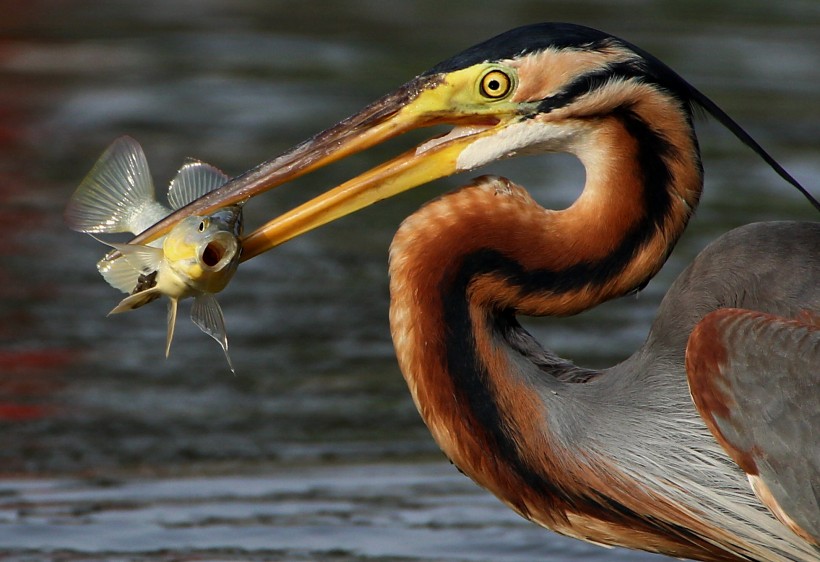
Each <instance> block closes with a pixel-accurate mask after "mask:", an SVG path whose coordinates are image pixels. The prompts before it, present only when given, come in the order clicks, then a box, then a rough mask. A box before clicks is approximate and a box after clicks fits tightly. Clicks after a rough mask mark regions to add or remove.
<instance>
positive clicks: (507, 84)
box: [478, 68, 513, 100]
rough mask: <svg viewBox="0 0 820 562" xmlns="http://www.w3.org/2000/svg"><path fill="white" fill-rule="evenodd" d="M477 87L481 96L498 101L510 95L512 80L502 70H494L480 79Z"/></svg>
mask: <svg viewBox="0 0 820 562" xmlns="http://www.w3.org/2000/svg"><path fill="white" fill-rule="evenodd" d="M478 85H479V90H480V91H481V95H482V96H484V97H485V98H488V99H491V100H498V99H501V98H503V97H505V96H506V95H507V94H509V93H510V91H511V90H512V86H513V79H512V77H511V76H510V75H509V74H507V73H506V72H504V71H503V70H499V69H497V68H494V69H492V70H490V71H489V72H487V73H486V74H485V75H484V76H482V77H481V80H480V81H479V83H478Z"/></svg>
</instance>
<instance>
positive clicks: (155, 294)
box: [108, 288, 162, 316]
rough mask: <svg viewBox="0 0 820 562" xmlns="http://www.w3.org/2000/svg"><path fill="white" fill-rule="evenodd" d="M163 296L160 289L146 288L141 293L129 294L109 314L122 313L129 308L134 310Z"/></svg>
mask: <svg viewBox="0 0 820 562" xmlns="http://www.w3.org/2000/svg"><path fill="white" fill-rule="evenodd" d="M161 296H162V292H160V290H159V289H157V288H153V289H146V290H144V291H141V292H139V293H134V294H133V295H128V296H127V297H125V298H124V299H122V300H121V301H120V304H118V305H117V306H115V307H114V308H113V309H112V310H111V312H109V313H108V315H109V316H111V315H112V314H120V313H121V312H128V311H129V310H134V309H135V308H139V307H141V306H144V305H146V304H148V303H149V302H154V301H155V300H157V299H158V298H160V297H161Z"/></svg>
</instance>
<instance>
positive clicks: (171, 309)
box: [165, 299, 179, 359]
mask: <svg viewBox="0 0 820 562" xmlns="http://www.w3.org/2000/svg"><path fill="white" fill-rule="evenodd" d="M178 308H179V300H178V299H170V300H169V301H168V338H167V339H166V340H165V358H166V359H167V358H168V356H169V355H170V354H171V342H172V341H173V340H174V328H175V327H176V325H177V309H178Z"/></svg>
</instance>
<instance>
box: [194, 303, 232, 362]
mask: <svg viewBox="0 0 820 562" xmlns="http://www.w3.org/2000/svg"><path fill="white" fill-rule="evenodd" d="M191 320H193V322H194V324H196V325H197V326H198V327H199V329H200V330H202V331H203V332H205V333H206V334H208V335H209V336H211V337H212V338H213V339H215V340H216V341H217V342H218V343H219V345H221V346H222V351H224V352H225V359H227V360H228V367H230V369H231V372H232V373H234V374H236V370H235V369H234V368H233V363H231V357H230V355H228V334H227V332H226V331H225V318H224V317H223V316H222V308H220V306H219V303H218V302H216V297H214V296H213V295H212V294H210V293H203V294H201V295H199V296H197V297H196V298H195V299H194V304H193V306H192V307H191Z"/></svg>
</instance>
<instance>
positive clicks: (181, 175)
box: [168, 160, 229, 210]
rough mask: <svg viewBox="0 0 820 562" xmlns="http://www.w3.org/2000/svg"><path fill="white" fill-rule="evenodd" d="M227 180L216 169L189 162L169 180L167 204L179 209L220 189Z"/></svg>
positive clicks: (207, 165) (195, 161)
mask: <svg viewBox="0 0 820 562" xmlns="http://www.w3.org/2000/svg"><path fill="white" fill-rule="evenodd" d="M228 179H229V178H228V176H227V175H226V174H225V173H223V172H222V171H221V170H219V169H218V168H215V167H213V166H211V165H210V164H206V163H205V162H200V161H199V160H190V161H189V162H186V163H185V165H184V166H182V168H180V169H179V172H177V175H176V177H174V179H173V180H171V185H170V186H169V187H168V203H170V204H171V207H173V208H174V210H176V209H180V208H182V207H184V206H185V205H187V204H188V203H190V202H191V201H194V200H195V199H199V198H200V197H202V196H203V195H205V194H206V193H210V192H211V191H213V190H214V189H216V188H217V187H221V186H222V185H224V184H225V183H227V182H228Z"/></svg>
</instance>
